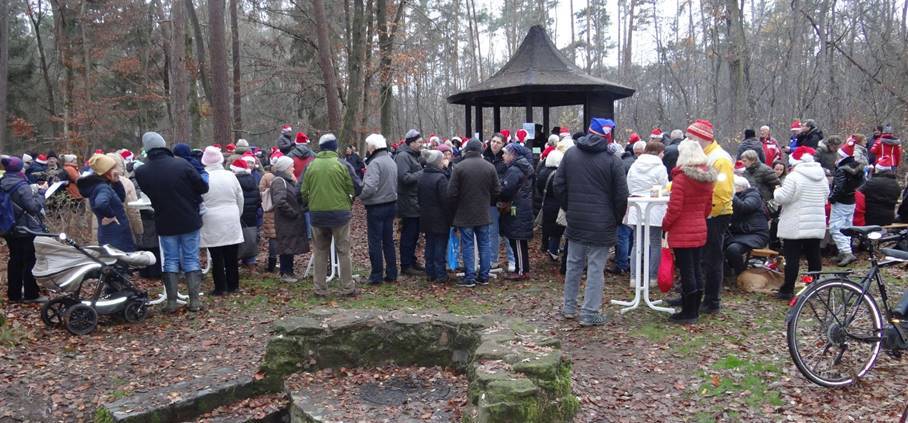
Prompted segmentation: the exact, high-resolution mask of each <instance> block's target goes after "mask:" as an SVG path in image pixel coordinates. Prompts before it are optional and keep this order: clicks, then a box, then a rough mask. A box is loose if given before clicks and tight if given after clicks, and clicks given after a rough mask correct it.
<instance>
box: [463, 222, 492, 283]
mask: <svg viewBox="0 0 908 423" xmlns="http://www.w3.org/2000/svg"><path fill="white" fill-rule="evenodd" d="M491 226H492V225H485V226H474V227H471V228H464V227H461V228H459V229H460V250H461V251H462V252H463V267H464V277H463V280H465V281H468V282H475V281H477V280H480V281H488V280H489V270H490V269H491V264H492V263H491V260H490V259H491V255H492V254H491V251H490V248H489V238H490V237H489V232H490V227H491ZM474 235H475V236H476V243H477V244H479V275H478V276H477V274H476V264H475V262H474V261H473V236H474Z"/></svg>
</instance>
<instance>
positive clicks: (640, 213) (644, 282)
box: [611, 197, 675, 314]
mask: <svg viewBox="0 0 908 423" xmlns="http://www.w3.org/2000/svg"><path fill="white" fill-rule="evenodd" d="M667 203H668V197H630V198H628V199H627V206H628V209H629V211H628V212H629V213H635V212H636V213H637V224H636V225H634V243H635V244H636V246H637V248H635V249H634V250H635V251H634V268H635V269H640V270H639V271H635V272H633V273H634V278H633V282H634V299H633V300H630V301H617V300H612V301H611V303H612V304H615V305H620V306H624V308H622V309H621V311H620V312H621V313H622V314H623V313H626V312H628V311H630V310H633V309H635V308H637V307H639V306H640V300H641V299H642V300H643V301H645V302H646V305H647V306H648V307H649V308H651V309H653V310H656V311H662V312H666V313H674V312H675V309H674V308H671V307H660V306H658V305H657V304H661V303H662V300H656V301H653V300H651V299H650V298H649V281H650V276H651V275H650V274H649V264H650V263H649V249H650V240H649V234H650V225H649V214H650V211H651V210H652V209H653V208H654V206H656V205H660V204H663V205H664V204H667ZM630 209H633V210H630ZM660 247H661V246H660Z"/></svg>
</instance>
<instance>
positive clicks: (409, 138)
mask: <svg viewBox="0 0 908 423" xmlns="http://www.w3.org/2000/svg"><path fill="white" fill-rule="evenodd" d="M420 138H422V135H420V133H419V131H417V130H415V129H411V130H409V131H407V135H404V141H405V142H406V143H407V144H410V143H411V142H413V141H416V140H418V139H420Z"/></svg>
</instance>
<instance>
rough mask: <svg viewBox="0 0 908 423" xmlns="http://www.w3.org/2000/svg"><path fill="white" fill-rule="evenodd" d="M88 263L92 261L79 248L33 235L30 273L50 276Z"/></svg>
mask: <svg viewBox="0 0 908 423" xmlns="http://www.w3.org/2000/svg"><path fill="white" fill-rule="evenodd" d="M86 251H88V252H89V253H90V254H91V255H93V256H94V257H96V258H98V257H100V254H99V253H98V252H96V251H92V250H86ZM100 260H101V261H102V262H104V263H105V264H114V263H116V260H114V259H112V258H106V257H105V258H102V259H100ZM88 263H93V261H92V260H91V259H90V258H88V257H86V256H85V254H83V253H82V252H80V251H79V250H77V249H75V248H73V247H71V246H69V245H66V244H64V243H62V242H60V241H59V240H57V239H56V238H49V237H40V236H39V237H35V267H34V268H33V269H32V275H34V276H35V277H36V278H40V277H44V276H50V275H53V274H55V273H60V272H63V271H65V270H69V269H72V268H74V267H78V266H80V265H84V264H88Z"/></svg>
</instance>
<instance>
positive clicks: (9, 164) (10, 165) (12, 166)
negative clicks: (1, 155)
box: [0, 156, 25, 173]
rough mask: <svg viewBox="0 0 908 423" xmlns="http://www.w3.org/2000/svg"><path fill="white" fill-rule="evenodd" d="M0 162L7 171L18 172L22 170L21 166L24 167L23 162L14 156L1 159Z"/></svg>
mask: <svg viewBox="0 0 908 423" xmlns="http://www.w3.org/2000/svg"><path fill="white" fill-rule="evenodd" d="M0 164H2V165H3V168H4V169H6V172H7V173H19V172H22V168H23V167H25V163H24V162H22V159H20V158H18V157H15V156H10V157H7V158H5V159H3V160H2V161H0Z"/></svg>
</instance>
